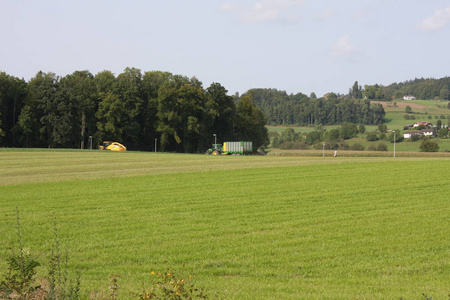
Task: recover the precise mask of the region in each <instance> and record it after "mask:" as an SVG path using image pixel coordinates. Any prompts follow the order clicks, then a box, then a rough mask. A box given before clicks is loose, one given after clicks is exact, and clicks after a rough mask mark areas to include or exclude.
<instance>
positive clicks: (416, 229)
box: [0, 150, 450, 299]
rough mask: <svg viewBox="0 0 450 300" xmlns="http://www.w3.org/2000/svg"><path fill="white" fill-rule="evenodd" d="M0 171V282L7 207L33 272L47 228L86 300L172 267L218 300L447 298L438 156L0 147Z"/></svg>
mask: <svg viewBox="0 0 450 300" xmlns="http://www.w3.org/2000/svg"><path fill="white" fill-rule="evenodd" d="M0 167H1V168H0V216H1V219H0V222H1V223H0V236H1V240H2V247H1V249H0V267H1V268H0V269H1V270H2V271H3V272H2V273H3V274H4V273H5V271H6V262H5V258H6V257H7V254H8V249H7V248H8V246H10V245H11V244H12V242H13V241H14V240H15V230H14V228H15V223H16V207H17V208H18V209H19V210H20V216H21V221H22V222H21V223H22V231H23V232H22V235H23V242H24V244H25V246H26V247H27V248H29V249H30V250H31V251H32V252H33V253H35V254H36V255H37V256H38V257H39V258H40V260H42V261H45V259H46V255H47V254H48V253H49V249H50V248H51V239H52V234H53V229H52V228H53V225H52V222H53V219H54V218H55V219H56V220H57V226H58V228H59V233H60V239H61V241H62V242H63V244H65V247H67V248H68V249H69V251H70V261H71V264H70V267H71V270H73V271H74V272H81V274H82V288H83V293H84V295H85V296H86V297H87V295H88V294H89V292H90V291H92V290H94V289H99V288H100V286H104V287H107V285H108V281H109V277H110V276H111V275H113V274H118V275H120V276H121V277H120V279H119V285H120V290H119V292H120V298H121V299H131V298H133V296H132V292H135V293H138V292H140V290H141V282H143V281H146V282H148V278H149V277H150V273H151V271H159V272H164V271H166V270H172V271H175V272H177V273H179V272H182V270H183V269H184V270H185V271H184V272H186V273H188V274H193V275H194V279H193V280H194V281H195V283H196V285H197V286H200V287H204V288H205V289H206V290H207V291H209V292H210V294H211V295H216V296H217V295H219V296H221V297H222V298H223V299H399V298H400V297H403V299H423V294H426V295H427V296H429V297H433V299H447V298H448V295H449V294H450V286H449V282H450V261H449V254H450V240H449V238H448V237H449V236H450V227H449V226H448V224H449V223H448V221H449V213H450V211H449V204H448V199H449V197H450V192H449V191H450V179H449V177H448V170H449V167H450V159H449V158H445V157H441V158H433V157H415V158H414V157H406V158H403V157H397V158H393V157H384V158H383V157H382V158H370V157H354V158H352V157H338V158H333V157H277V156H265V157H261V156H251V157H238V156H220V157H216V156H214V157H213V156H205V155H180V154H155V153H133V152H127V153H108V152H100V151H49V150H42V151H13V150H10V151H0ZM53 212H54V217H53ZM183 266H184V267H183ZM43 272H44V270H41V273H40V274H42V273H43ZM135 298H136V297H135ZM212 298H213V299H214V298H215V296H214V297H212Z"/></svg>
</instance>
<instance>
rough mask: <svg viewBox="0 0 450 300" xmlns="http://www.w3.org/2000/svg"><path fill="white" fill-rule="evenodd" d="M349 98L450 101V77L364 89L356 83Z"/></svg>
mask: <svg viewBox="0 0 450 300" xmlns="http://www.w3.org/2000/svg"><path fill="white" fill-rule="evenodd" d="M348 96H349V97H350V98H353V99H361V98H364V99H369V100H386V101H390V100H395V99H402V98H403V96H414V97H416V98H417V99H421V100H450V77H444V78H440V79H434V78H416V79H414V80H407V81H404V82H400V83H392V84H390V85H387V86H383V85H379V84H375V85H364V88H362V87H361V86H359V85H358V81H356V82H355V83H354V85H353V86H352V87H351V88H350V89H349V94H348Z"/></svg>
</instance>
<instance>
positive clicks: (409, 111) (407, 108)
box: [405, 105, 412, 114]
mask: <svg viewBox="0 0 450 300" xmlns="http://www.w3.org/2000/svg"><path fill="white" fill-rule="evenodd" d="M405 112H406V113H407V114H410V113H411V112H412V108H411V106H409V105H406V108H405Z"/></svg>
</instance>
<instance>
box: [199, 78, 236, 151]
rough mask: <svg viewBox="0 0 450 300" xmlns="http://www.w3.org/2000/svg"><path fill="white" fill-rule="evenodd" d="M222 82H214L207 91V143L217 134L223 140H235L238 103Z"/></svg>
mask: <svg viewBox="0 0 450 300" xmlns="http://www.w3.org/2000/svg"><path fill="white" fill-rule="evenodd" d="M227 93H228V91H227V90H226V89H225V88H224V87H223V86H222V85H221V84H220V83H212V84H211V85H210V86H209V87H208V88H207V89H206V91H205V99H206V103H205V117H204V122H205V127H206V128H208V130H207V131H206V132H205V133H206V137H207V138H206V141H207V142H206V143H207V144H209V143H210V142H209V141H211V140H210V138H211V137H212V136H213V134H216V135H217V136H218V137H219V138H220V140H221V141H227V140H228V141H229V140H233V132H234V126H235V123H236V104H235V102H234V100H233V97H231V96H228V95H227Z"/></svg>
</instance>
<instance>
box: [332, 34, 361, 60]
mask: <svg viewBox="0 0 450 300" xmlns="http://www.w3.org/2000/svg"><path fill="white" fill-rule="evenodd" d="M330 53H331V56H332V57H333V58H339V57H349V56H352V55H353V54H355V53H356V47H355V46H354V45H353V44H352V43H350V35H348V34H346V35H343V36H341V37H340V38H339V40H338V41H337V43H336V44H334V45H333V46H332V47H331V50H330Z"/></svg>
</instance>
